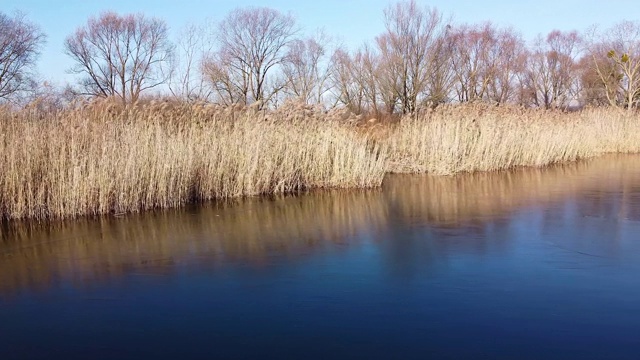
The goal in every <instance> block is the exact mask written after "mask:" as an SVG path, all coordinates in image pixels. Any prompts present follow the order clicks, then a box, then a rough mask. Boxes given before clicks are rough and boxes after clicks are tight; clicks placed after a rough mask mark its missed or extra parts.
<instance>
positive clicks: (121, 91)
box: [65, 12, 173, 104]
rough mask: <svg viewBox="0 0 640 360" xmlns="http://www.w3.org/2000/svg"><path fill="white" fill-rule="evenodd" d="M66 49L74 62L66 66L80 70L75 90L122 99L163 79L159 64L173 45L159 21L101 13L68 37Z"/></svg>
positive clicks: (135, 97) (165, 62) (131, 97)
mask: <svg viewBox="0 0 640 360" xmlns="http://www.w3.org/2000/svg"><path fill="white" fill-rule="evenodd" d="M65 51H66V53H67V54H68V55H69V56H71V58H72V59H73V60H74V61H75V63H76V65H75V66H74V67H73V68H72V69H71V71H72V72H73V73H76V74H82V75H85V77H84V78H82V79H81V80H80V84H79V85H80V87H81V90H80V94H83V95H90V96H101V97H108V96H115V97H117V98H119V99H120V100H121V101H122V102H123V103H125V104H126V103H131V102H135V101H136V100H138V98H139V97H140V94H141V93H142V92H143V91H145V90H148V89H152V88H154V87H157V86H159V85H161V84H163V83H165V82H166V81H167V74H166V72H163V71H161V70H162V69H161V68H162V66H166V65H168V64H169V61H170V58H171V56H172V53H173V46H172V44H171V43H170V42H169V39H168V34H167V25H166V23H165V22H164V21H162V20H159V19H156V18H146V17H145V16H144V15H142V14H137V15H124V16H120V15H118V14H116V13H113V12H105V13H103V14H101V15H100V16H99V17H98V18H90V19H89V21H88V22H87V24H86V25H85V26H82V27H80V28H78V29H77V30H76V32H75V33H74V34H73V35H71V36H69V37H67V39H66V41H65Z"/></svg>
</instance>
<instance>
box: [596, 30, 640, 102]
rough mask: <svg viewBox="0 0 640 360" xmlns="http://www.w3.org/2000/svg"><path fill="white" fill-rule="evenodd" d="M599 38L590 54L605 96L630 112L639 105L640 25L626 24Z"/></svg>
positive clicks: (606, 32) (608, 31) (600, 35)
mask: <svg viewBox="0 0 640 360" xmlns="http://www.w3.org/2000/svg"><path fill="white" fill-rule="evenodd" d="M596 36H597V37H596V39H597V40H596V41H593V42H592V43H591V44H590V46H589V53H590V56H591V59H592V61H593V66H594V69H595V71H596V73H597V74H598V77H599V79H600V85H602V86H603V87H604V94H605V95H606V97H607V100H608V101H609V103H610V104H611V105H612V106H620V107H624V108H626V109H627V110H629V111H631V110H632V109H633V108H635V107H637V106H638V104H639V103H640V22H637V21H636V22H632V21H623V22H621V23H619V24H617V25H615V26H613V27H612V28H610V29H608V30H607V31H605V32H604V33H603V34H597V35H596Z"/></svg>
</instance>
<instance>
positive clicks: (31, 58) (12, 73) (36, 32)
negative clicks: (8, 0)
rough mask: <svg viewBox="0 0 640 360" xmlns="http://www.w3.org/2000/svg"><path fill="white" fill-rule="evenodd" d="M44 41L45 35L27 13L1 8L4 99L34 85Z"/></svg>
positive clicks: (0, 94) (0, 95)
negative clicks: (36, 66)
mask: <svg viewBox="0 0 640 360" xmlns="http://www.w3.org/2000/svg"><path fill="white" fill-rule="evenodd" d="M44 41H45V35H44V34H43V33H42V32H41V31H40V29H39V28H38V26H36V25H34V24H32V23H30V22H28V21H27V20H26V19H25V16H24V15H22V14H20V13H18V14H16V15H15V16H13V17H9V16H8V15H5V14H3V13H2V12H0V100H2V99H4V100H9V99H11V98H13V97H14V96H15V95H17V94H19V93H21V92H24V91H27V90H32V89H33V86H34V84H35V81H34V80H33V74H32V71H33V67H34V65H35V62H36V60H37V58H38V55H39V51H40V48H41V47H42V45H43V44H44Z"/></svg>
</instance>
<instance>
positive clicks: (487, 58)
mask: <svg viewBox="0 0 640 360" xmlns="http://www.w3.org/2000/svg"><path fill="white" fill-rule="evenodd" d="M452 39H453V43H454V53H455V56H452V57H451V59H452V65H453V66H452V68H453V73H454V78H455V84H456V86H455V88H456V94H457V96H458V101H460V102H467V101H476V100H483V98H484V97H485V94H486V93H487V92H488V88H489V85H490V83H491V81H492V80H493V78H494V76H495V75H496V74H497V72H498V71H499V69H498V68H497V65H498V61H497V54H498V51H496V50H497V48H498V36H497V30H496V29H495V27H493V25H491V24H490V23H486V24H483V25H480V26H478V25H476V26H469V25H463V26H460V27H458V28H456V29H455V31H454V32H453V35H452Z"/></svg>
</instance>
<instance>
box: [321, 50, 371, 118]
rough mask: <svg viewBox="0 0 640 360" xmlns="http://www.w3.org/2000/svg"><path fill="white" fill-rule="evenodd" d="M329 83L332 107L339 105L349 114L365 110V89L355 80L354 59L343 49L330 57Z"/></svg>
mask: <svg viewBox="0 0 640 360" xmlns="http://www.w3.org/2000/svg"><path fill="white" fill-rule="evenodd" d="M330 69H331V70H330V74H329V81H330V82H331V84H332V85H331V91H332V92H333V96H334V98H335V100H334V104H333V105H334V106H337V105H338V104H341V105H343V106H346V107H347V109H349V110H350V111H351V112H354V113H356V114H360V113H362V112H363V111H364V109H365V89H364V88H363V86H362V82H361V81H359V80H360V79H357V75H356V74H357V70H356V69H355V61H354V57H352V56H351V55H350V54H349V53H348V52H347V51H346V50H345V49H343V48H338V49H336V50H335V51H334V53H333V55H332V56H331V67H330Z"/></svg>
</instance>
